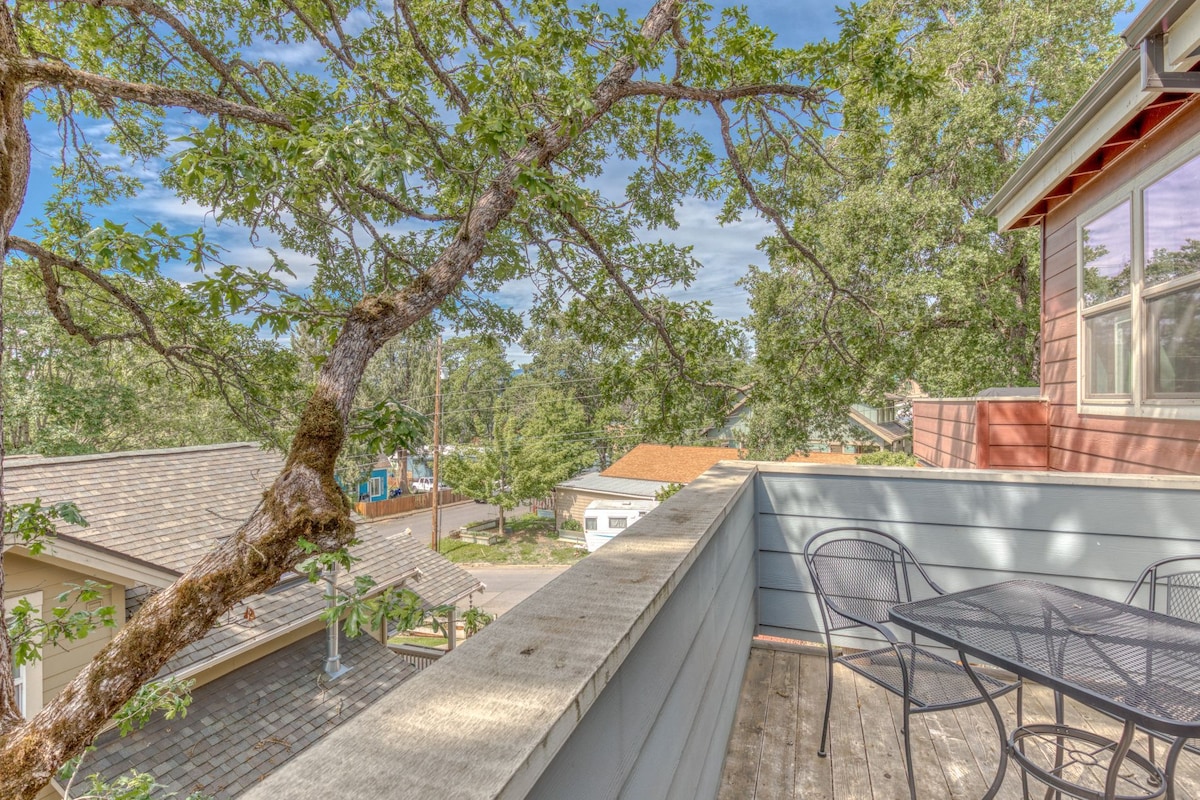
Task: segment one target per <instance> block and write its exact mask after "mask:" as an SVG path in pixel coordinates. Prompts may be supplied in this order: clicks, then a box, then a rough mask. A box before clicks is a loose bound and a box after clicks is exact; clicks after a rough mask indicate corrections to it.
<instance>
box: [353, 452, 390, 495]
mask: <svg viewBox="0 0 1200 800" xmlns="http://www.w3.org/2000/svg"><path fill="white" fill-rule="evenodd" d="M391 471H392V464H391V462H390V461H388V460H387V459H386V458H380V459H379V461H377V462H376V463H375V465H374V466H373V467H371V473H370V474H369V475H368V476H367V479H366V480H364V481H363V482H362V483H360V484H359V485H358V499H359V500H360V501H364V500H365V501H369V502H376V501H378V500H387V499H388V495H389V494H391V490H390V487H389V484H390V483H391V482H392V481H391V479H390V478H391Z"/></svg>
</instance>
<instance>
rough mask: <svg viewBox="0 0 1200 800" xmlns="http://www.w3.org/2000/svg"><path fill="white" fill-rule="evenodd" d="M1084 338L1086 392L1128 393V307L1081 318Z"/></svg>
mask: <svg viewBox="0 0 1200 800" xmlns="http://www.w3.org/2000/svg"><path fill="white" fill-rule="evenodd" d="M1084 331H1085V335H1086V340H1087V359H1088V360H1087V368H1088V370H1087V371H1088V375H1087V386H1088V392H1087V393H1088V395H1089V396H1091V397H1096V396H1098V395H1108V396H1128V395H1129V389H1130V384H1129V378H1130V375H1131V374H1132V373H1131V371H1130V368H1129V360H1130V357H1131V355H1132V352H1133V349H1132V347H1131V346H1130V333H1131V326H1130V322H1129V308H1128V306H1127V307H1125V308H1121V309H1117V310H1116V311H1110V312H1108V313H1106V314H1097V315H1096V316H1094V317H1089V318H1088V319H1086V320H1084Z"/></svg>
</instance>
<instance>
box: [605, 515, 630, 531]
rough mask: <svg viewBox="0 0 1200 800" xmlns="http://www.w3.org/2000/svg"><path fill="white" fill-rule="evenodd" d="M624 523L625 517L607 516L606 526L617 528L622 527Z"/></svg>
mask: <svg viewBox="0 0 1200 800" xmlns="http://www.w3.org/2000/svg"><path fill="white" fill-rule="evenodd" d="M625 523H626V518H625V517H609V518H608V527H609V529H611V530H617V529H618V528H624V527H625Z"/></svg>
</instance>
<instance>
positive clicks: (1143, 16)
mask: <svg viewBox="0 0 1200 800" xmlns="http://www.w3.org/2000/svg"><path fill="white" fill-rule="evenodd" d="M1193 2H1194V0H1150V4H1149V5H1147V6H1146V7H1145V8H1143V9H1142V10H1141V13H1139V14H1138V15H1137V16H1136V17H1135V18H1134V20H1133V22H1131V23H1129V27H1128V28H1126V29H1125V32H1124V33H1122V34H1121V38H1122V39H1124V40H1125V44H1127V45H1129V46H1130V47H1132V48H1134V49H1135V50H1136V49H1137V48H1138V47H1140V46H1141V44H1142V40H1143V39H1145V38H1146V37H1147V36H1149V35H1150V34H1152V33H1163V32H1166V30H1167V29H1168V28H1170V27H1171V25H1172V24H1174V22H1175V20H1177V19H1179V18H1180V17H1181V16H1183V12H1184V11H1187V9H1188V8H1189V7H1190V6H1191V5H1192V4H1193Z"/></svg>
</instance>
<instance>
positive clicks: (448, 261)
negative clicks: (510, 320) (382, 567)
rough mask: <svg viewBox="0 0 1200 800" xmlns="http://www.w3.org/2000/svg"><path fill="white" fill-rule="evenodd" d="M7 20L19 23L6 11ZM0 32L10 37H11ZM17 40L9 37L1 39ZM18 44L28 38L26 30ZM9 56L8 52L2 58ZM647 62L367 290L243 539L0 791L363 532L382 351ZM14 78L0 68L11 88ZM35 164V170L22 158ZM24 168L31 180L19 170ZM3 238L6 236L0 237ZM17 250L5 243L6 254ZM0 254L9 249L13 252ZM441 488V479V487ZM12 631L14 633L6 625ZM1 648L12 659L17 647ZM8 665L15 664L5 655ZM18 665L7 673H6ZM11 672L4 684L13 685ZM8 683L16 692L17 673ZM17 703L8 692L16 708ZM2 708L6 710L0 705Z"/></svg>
mask: <svg viewBox="0 0 1200 800" xmlns="http://www.w3.org/2000/svg"><path fill="white" fill-rule="evenodd" d="M677 3H678V0H659V2H657V3H656V4H655V6H654V8H652V9H651V11H650V13H649V14H648V15H647V17H646V21H645V23H644V24H643V27H642V34H643V36H645V37H646V38H648V39H651V40H658V39H660V38H661V37H662V36H663V35H665V34H666V33H667V32H668V31H669V30H670V28H671V23H672V20H673V19H674V16H675V8H676V6H677ZM0 17H3V18H4V19H5V20H7V21H8V25H9V27H8V31H9V33H10V34H11V20H9V19H8V17H7V11H6V10H3V9H0ZM4 33H5V32H4V31H0V37H2V36H3V35H4ZM8 46H10V45H9V44H6V43H4V42H0V47H8ZM11 46H12V47H15V46H16V42H15V37H14V38H12V41H11ZM6 55H7V53H5V52H4V51H3V50H0V57H5V56H6ZM635 69H636V63H635V61H634V60H633V59H632V58H626V59H622V60H621V61H618V62H617V64H616V65H614V67H613V69H612V70H611V71H610V73H609V74H608V75H607V76H606V77H605V78H604V79H603V80H602V81H601V82H600V83H599V84H598V85H597V87H596V89H595V91H594V92H593V94H592V102H593V106H594V108H593V111H592V112H591V114H589V115H588V116H587V117H586V118H584V119H583V120H580V121H579V122H578V124H577V125H575V126H569V125H564V124H561V123H560V122H558V121H555V122H554V123H552V124H547V125H546V126H544V127H543V128H541V129H540V130H539V131H537V132H536V133H535V134H534V135H532V136H530V137H529V140H528V141H529V144H528V145H526V146H525V147H524V148H522V149H521V151H520V152H518V153H517V154H516V155H515V156H514V157H512V158H511V159H510V160H509V162H508V163H507V164H506V166H505V167H504V168H503V169H502V170H501V171H500V172H499V174H498V175H497V176H496V177H495V179H494V180H493V181H492V183H491V184H490V186H488V188H487V190H486V191H485V192H484V193H483V194H482V195H480V197H479V199H478V200H477V201H476V203H475V204H474V205H473V206H472V208H471V212H470V214H469V215H468V217H467V221H466V222H465V223H464V225H463V227H462V228H461V229H460V230H459V233H458V236H457V237H456V238H455V240H454V241H453V242H451V244H450V245H449V246H447V248H446V249H445V250H444V251H443V252H442V254H441V255H440V256H439V257H438V258H437V260H435V261H434V263H433V264H432V265H431V266H430V268H429V269H428V270H427V271H426V272H425V274H424V275H423V276H422V277H421V278H420V279H419V280H417V281H414V283H413V284H412V285H410V286H409V287H408V288H406V289H404V290H401V291H399V292H397V293H394V294H391V295H387V296H380V297H368V298H366V299H364V300H362V301H361V302H360V303H358V305H356V306H355V308H354V309H353V310H352V311H351V312H350V314H349V317H348V318H347V320H346V323H345V325H344V326H343V328H342V330H341V332H340V334H339V336H338V339H337V342H336V343H335V344H334V347H333V350H332V352H331V353H330V356H329V358H328V359H327V360H326V361H325V363H324V364H323V366H322V368H321V371H320V374H319V375H318V378H317V385H316V388H315V390H314V392H313V395H312V397H311V399H310V400H309V401H308V405H307V406H306V408H305V410H304V413H303V415H302V417H301V422H300V427H299V430H298V431H297V433H296V436H295V439H294V440H293V442H292V446H291V449H290V451H289V453H288V457H287V460H286V462H285V465H284V468H283V471H282V472H281V473H280V475H279V477H278V478H277V479H276V480H275V482H274V483H273V484H272V485H271V487H270V488H269V489H268V490H267V491H266V493H265V494H264V495H263V501H262V503H261V504H260V505H259V506H258V508H257V509H256V510H255V512H254V513H253V515H252V516H251V517H250V519H249V520H247V521H246V522H245V523H244V524H243V525H242V527H241V528H239V529H238V531H237V533H236V535H234V536H232V537H230V538H229V539H227V540H226V541H224V542H223V543H222V544H220V545H219V546H218V547H217V548H215V549H214V550H213V551H211V552H210V553H208V554H207V555H206V556H204V557H203V558H202V559H201V560H200V561H199V562H197V563H196V564H195V565H194V566H193V567H192V568H191V569H189V570H188V571H187V572H186V573H185V574H184V575H183V576H182V577H180V578H179V580H177V581H176V582H175V583H174V584H172V585H171V586H170V587H169V588H167V589H166V590H164V591H163V592H161V593H159V594H158V595H156V596H155V597H154V598H152V599H151V600H150V601H149V602H148V603H147V604H146V605H145V606H143V607H142V609H141V610H140V611H139V612H138V613H137V615H136V616H135V617H134V618H133V619H132V620H130V622H129V623H128V624H127V625H126V626H125V627H124V628H123V629H122V630H121V631H120V632H119V633H118V634H117V635H116V636H115V637H114V638H113V640H112V641H111V642H110V643H109V644H108V645H107V646H106V647H105V648H104V649H103V650H102V651H101V652H100V653H99V654H98V655H97V656H96V657H95V658H94V659H93V660H92V661H91V662H90V663H89V664H88V665H87V666H86V667H84V669H83V671H82V672H80V673H79V675H78V676H76V678H75V679H74V680H72V681H71V683H69V684H68V685H67V686H66V687H65V688H64V689H63V690H62V691H61V692H60V693H59V695H58V697H56V698H55V699H54V700H53V701H52V702H51V703H49V704H48V705H47V706H46V707H45V708H43V709H42V711H41V712H40V713H39V714H38V715H37V716H35V717H34V718H33V719H32V720H29V721H28V722H25V723H23V724H19V725H16V726H15V727H12V723H13V719H12V713H11V712H10V713H9V714H8V715H7V718H6V719H4V720H3V723H7V724H3V723H0V730H3V731H4V734H3V736H0V797H3V798H6V799H7V798H28V799H30V800H31V799H32V798H33V797H34V796H35V795H36V794H37V792H38V790H39V789H40V788H41V787H43V786H44V785H45V784H46V783H47V782H48V781H49V780H50V778H51V777H52V776H53V775H54V773H55V771H56V770H57V769H58V768H59V767H60V766H62V764H63V763H65V762H66V761H67V760H68V759H69V758H71V757H72V756H74V755H75V754H77V753H78V752H80V751H81V750H82V749H83V748H84V747H86V746H87V745H88V744H90V743H91V742H92V740H93V739H94V738H95V737H96V736H97V735H98V734H99V732H100V731H101V730H102V728H103V727H104V725H105V723H106V722H107V721H108V720H109V719H110V718H111V716H112V715H113V714H114V713H115V712H116V711H117V710H118V709H120V707H121V706H122V705H123V704H124V703H125V702H126V701H127V700H129V699H130V698H131V697H132V696H133V695H134V693H136V692H137V691H138V689H139V688H140V687H141V686H142V685H143V684H145V683H146V682H147V681H149V680H151V679H153V678H154V676H155V675H156V674H157V673H158V671H159V670H160V669H161V668H162V667H163V665H164V664H166V662H167V661H168V660H169V659H170V658H171V657H172V656H174V655H175V654H176V653H177V652H179V650H180V649H182V648H183V647H185V646H186V645H188V644H190V643H191V642H194V641H196V640H197V639H199V638H201V637H202V636H204V635H205V634H206V633H207V632H208V630H209V628H210V627H211V626H212V625H213V623H214V622H216V621H217V619H218V618H219V617H220V616H221V615H222V614H224V613H225V612H226V611H227V610H228V609H229V608H231V607H232V606H233V605H234V604H235V603H237V602H238V601H240V600H242V599H244V598H246V597H249V596H251V595H254V594H258V593H260V592H262V591H264V590H266V589H268V588H270V587H271V586H272V585H274V584H275V583H276V582H277V581H278V579H279V577H280V576H281V575H282V574H283V573H284V572H285V571H287V570H289V569H291V568H292V567H294V566H295V565H296V564H297V563H299V562H300V561H301V560H302V559H303V558H305V557H307V553H305V552H304V551H302V550H301V549H300V548H299V547H298V545H297V543H298V542H299V541H300V540H301V539H305V540H307V541H309V542H311V543H313V544H315V545H317V547H319V548H320V549H321V550H324V551H331V550H336V549H338V548H341V547H344V546H345V545H346V544H347V543H348V542H350V541H351V539H352V538H353V534H354V525H353V523H352V522H351V520H350V518H349V514H348V509H347V503H346V501H345V499H344V495H343V494H342V493H341V491H340V490H339V488H338V486H337V484H336V483H335V481H334V479H333V468H334V462H335V461H336V459H337V456H338V453H339V452H340V451H341V448H342V445H343V443H344V441H345V431H346V428H347V423H348V419H349V414H350V410H351V405H352V403H353V401H354V396H355V393H356V392H357V390H358V384H359V381H360V380H361V379H362V375H363V371H364V370H365V369H366V366H367V363H368V362H369V361H370V359H371V356H372V355H374V353H375V352H376V351H377V350H378V349H379V348H380V347H381V346H382V345H383V344H384V343H385V342H386V341H387V340H388V339H390V338H392V337H394V336H396V335H397V334H399V333H400V332H402V331H403V330H405V329H406V328H407V327H409V326H410V325H412V324H413V323H415V322H417V321H418V320H420V319H423V318H424V317H425V316H427V315H428V314H429V313H431V312H432V311H433V309H434V308H436V307H437V306H438V305H439V304H440V303H441V302H442V301H443V300H444V299H445V298H446V297H447V296H448V295H449V294H450V293H451V292H452V291H453V290H454V289H455V288H457V287H458V286H459V284H460V282H461V281H462V279H463V277H464V276H465V275H466V273H467V271H468V270H469V269H470V268H471V267H472V266H473V265H474V264H475V262H476V261H478V259H479V258H480V256H481V254H482V253H483V248H484V245H485V243H486V241H487V238H488V236H489V235H490V234H491V233H492V232H493V231H495V229H496V227H497V226H498V225H499V224H500V223H501V222H502V221H503V220H504V218H505V217H506V216H507V215H508V214H509V212H511V211H512V209H513V207H514V205H515V204H516V199H517V190H516V189H515V187H514V182H515V180H516V178H517V177H518V176H519V175H520V174H521V173H522V172H523V171H524V170H526V169H527V168H528V167H530V166H533V165H537V166H542V167H544V166H547V165H548V164H550V163H551V162H552V161H553V160H554V159H555V158H556V157H557V156H559V155H561V154H562V153H563V152H564V151H565V150H566V149H567V148H568V147H569V146H570V145H571V143H572V142H573V141H575V140H576V139H577V138H578V137H579V136H580V135H581V134H582V133H584V132H585V131H587V130H588V129H590V128H591V127H592V126H593V125H594V124H595V123H596V122H597V121H598V120H599V119H601V118H602V117H603V116H604V115H605V114H607V113H608V112H609V110H610V109H611V108H612V106H613V105H614V104H615V103H616V102H617V101H618V100H619V99H620V98H621V97H622V96H626V95H627V94H628V92H625V93H624V94H623V93H622V90H623V89H624V88H626V84H628V82H629V79H630V77H631V76H632V75H633V73H634V71H635ZM13 88H14V87H12V86H10V85H9V84H8V83H5V75H4V74H0V92H8V91H10V90H12V89H13ZM16 88H17V90H18V91H17V94H16V95H9V94H5V95H3V98H2V99H3V103H4V106H3V109H2V110H0V113H3V116H4V119H3V120H2V121H0V125H8V126H16V128H18V129H19V130H13V128H11V127H10V128H5V129H4V130H3V131H0V134H2V137H3V140H4V145H5V146H6V147H8V148H10V149H11V148H14V147H18V145H19V146H20V148H23V149H18V152H17V153H16V154H17V155H21V154H23V156H24V160H23V161H21V160H19V159H13V158H12V157H11V156H12V155H13V153H12V152H10V153H9V154H8V156H9V157H6V158H4V159H3V165H0V169H7V170H8V171H9V172H8V173H6V175H5V176H4V177H3V179H4V181H5V183H4V184H3V185H2V186H0V189H2V190H3V191H4V196H3V198H0V202H2V203H3V204H4V205H3V208H2V210H0V221H2V222H3V224H4V229H3V230H4V232H5V233H8V232H10V231H11V226H12V224H13V222H14V221H15V219H16V215H17V211H18V210H19V208H20V199H21V198H22V197H23V196H24V180H25V179H26V178H27V176H28V164H29V156H28V153H29V150H28V147H29V146H28V139H27V137H25V133H24V127H23V119H22V116H21V101H22V99H23V96H22V95H21V94H20V91H19V89H20V87H16ZM22 165H23V166H22ZM18 178H19V180H18ZM0 244H2V242H0ZM4 252H6V250H5V251H4ZM0 255H3V253H2V252H0ZM435 489H436V487H435ZM0 641H3V642H7V638H6V637H5V636H3V635H2V634H0ZM0 657H2V658H6V659H7V658H8V656H7V655H6V654H4V653H0ZM0 663H11V661H4V662H0ZM4 672H5V671H4V670H3V669H0V674H3V673H4ZM2 685H3V681H0V691H3V688H2ZM7 685H8V688H9V690H10V691H11V685H12V679H11V675H9V676H8V679H7ZM11 703H12V700H11V697H10V698H9V704H10V705H11ZM0 713H2V712H0Z"/></svg>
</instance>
